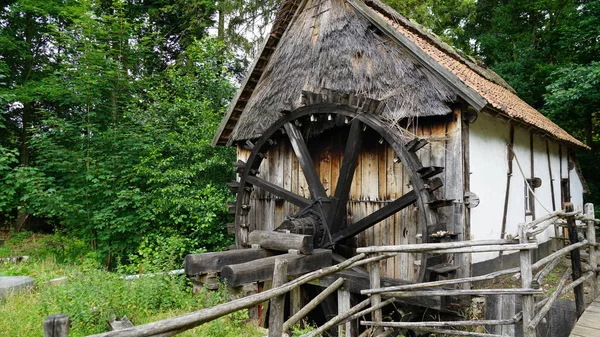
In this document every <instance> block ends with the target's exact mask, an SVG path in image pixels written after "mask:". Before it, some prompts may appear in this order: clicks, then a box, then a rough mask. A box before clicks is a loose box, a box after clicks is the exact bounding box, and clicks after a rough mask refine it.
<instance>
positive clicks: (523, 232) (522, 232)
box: [519, 223, 536, 337]
mask: <svg viewBox="0 0 600 337" xmlns="http://www.w3.org/2000/svg"><path fill="white" fill-rule="evenodd" d="M528 242H529V240H528V239H527V225H526V224H524V223H522V224H519V243H528ZM519 254H520V260H521V261H520V262H521V288H523V289H531V281H532V280H533V275H532V270H531V251H530V250H528V249H524V250H521V252H520V253H519ZM521 299H522V307H523V337H535V336H536V332H535V330H536V329H535V328H531V327H530V326H529V323H531V319H532V318H533V316H534V310H535V300H534V298H533V295H523V296H522V297H521Z"/></svg>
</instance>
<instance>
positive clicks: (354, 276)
mask: <svg viewBox="0 0 600 337" xmlns="http://www.w3.org/2000/svg"><path fill="white" fill-rule="evenodd" d="M337 277H343V278H344V279H345V280H346V282H345V283H344V288H345V289H346V290H348V291H350V292H351V293H354V294H360V293H361V291H362V290H364V289H369V288H370V280H369V275H364V274H359V273H357V272H353V271H343V272H340V273H337V274H335V275H332V276H326V277H323V278H320V279H319V280H318V282H317V284H318V285H320V286H323V287H326V286H328V285H330V284H331V283H332V282H334V281H335V279H336V278H337ZM408 284H410V282H409V281H405V280H400V279H394V278H389V277H382V278H381V285H382V286H383V287H394V286H401V285H408ZM394 302H397V303H401V304H403V305H409V306H416V307H422V308H428V309H434V310H442V311H449V310H448V308H444V307H443V301H442V299H441V297H439V296H438V297H421V298H418V299H417V298H394ZM382 303H383V302H382Z"/></svg>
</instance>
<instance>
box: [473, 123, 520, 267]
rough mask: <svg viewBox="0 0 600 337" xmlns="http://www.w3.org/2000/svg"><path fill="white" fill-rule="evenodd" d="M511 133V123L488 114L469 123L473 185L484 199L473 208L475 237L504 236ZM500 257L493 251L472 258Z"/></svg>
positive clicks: (493, 237)
mask: <svg viewBox="0 0 600 337" xmlns="http://www.w3.org/2000/svg"><path fill="white" fill-rule="evenodd" d="M509 132H510V128H509V126H508V124H506V123H502V122H501V121H500V120H498V119H494V118H493V117H491V116H489V115H487V114H484V113H482V114H479V117H478V118H477V121H475V123H473V124H471V125H469V166H470V186H471V191H472V192H474V193H475V194H477V195H478V196H479V200H480V203H479V206H477V207H475V208H472V209H471V237H470V239H471V240H483V239H499V238H500V236H501V229H502V215H503V209H504V191H505V189H506V175H507V173H508V165H507V151H508V150H507V144H508V140H509ZM496 256H498V254H497V253H493V252H492V253H478V254H473V258H472V261H473V263H476V262H480V261H485V260H488V259H492V258H494V257H496Z"/></svg>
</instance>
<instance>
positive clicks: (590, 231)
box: [585, 204, 598, 299]
mask: <svg viewBox="0 0 600 337" xmlns="http://www.w3.org/2000/svg"><path fill="white" fill-rule="evenodd" d="M585 216H586V217H587V218H590V219H594V204H585ZM587 240H588V242H589V243H590V245H589V247H590V248H589V249H590V267H591V268H592V270H593V271H594V272H596V270H597V269H598V260H597V257H596V224H595V222H594V221H588V222H587ZM591 285H592V298H593V299H595V298H596V297H598V277H597V274H596V275H595V276H594V277H592V279H591Z"/></svg>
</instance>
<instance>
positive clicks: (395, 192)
mask: <svg viewBox="0 0 600 337" xmlns="http://www.w3.org/2000/svg"><path fill="white" fill-rule="evenodd" d="M394 158H396V152H395V151H394V149H393V148H392V147H391V146H389V145H387V146H386V160H385V162H383V165H384V166H385V168H386V192H385V198H384V199H383V200H394V199H397V198H399V197H401V196H402V190H403V186H404V182H403V180H402V179H403V175H402V171H403V166H402V163H400V162H398V163H395V162H394ZM405 211H406V210H403V211H402V212H400V213H396V214H394V215H393V216H392V217H390V219H389V222H390V226H389V231H388V235H389V240H390V243H389V244H391V245H398V244H401V241H400V239H401V233H402V229H401V220H402V214H403V212H405ZM387 261H388V268H387V270H388V274H387V276H388V277H392V278H399V277H400V260H399V258H398V257H394V258H391V259H387Z"/></svg>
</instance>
